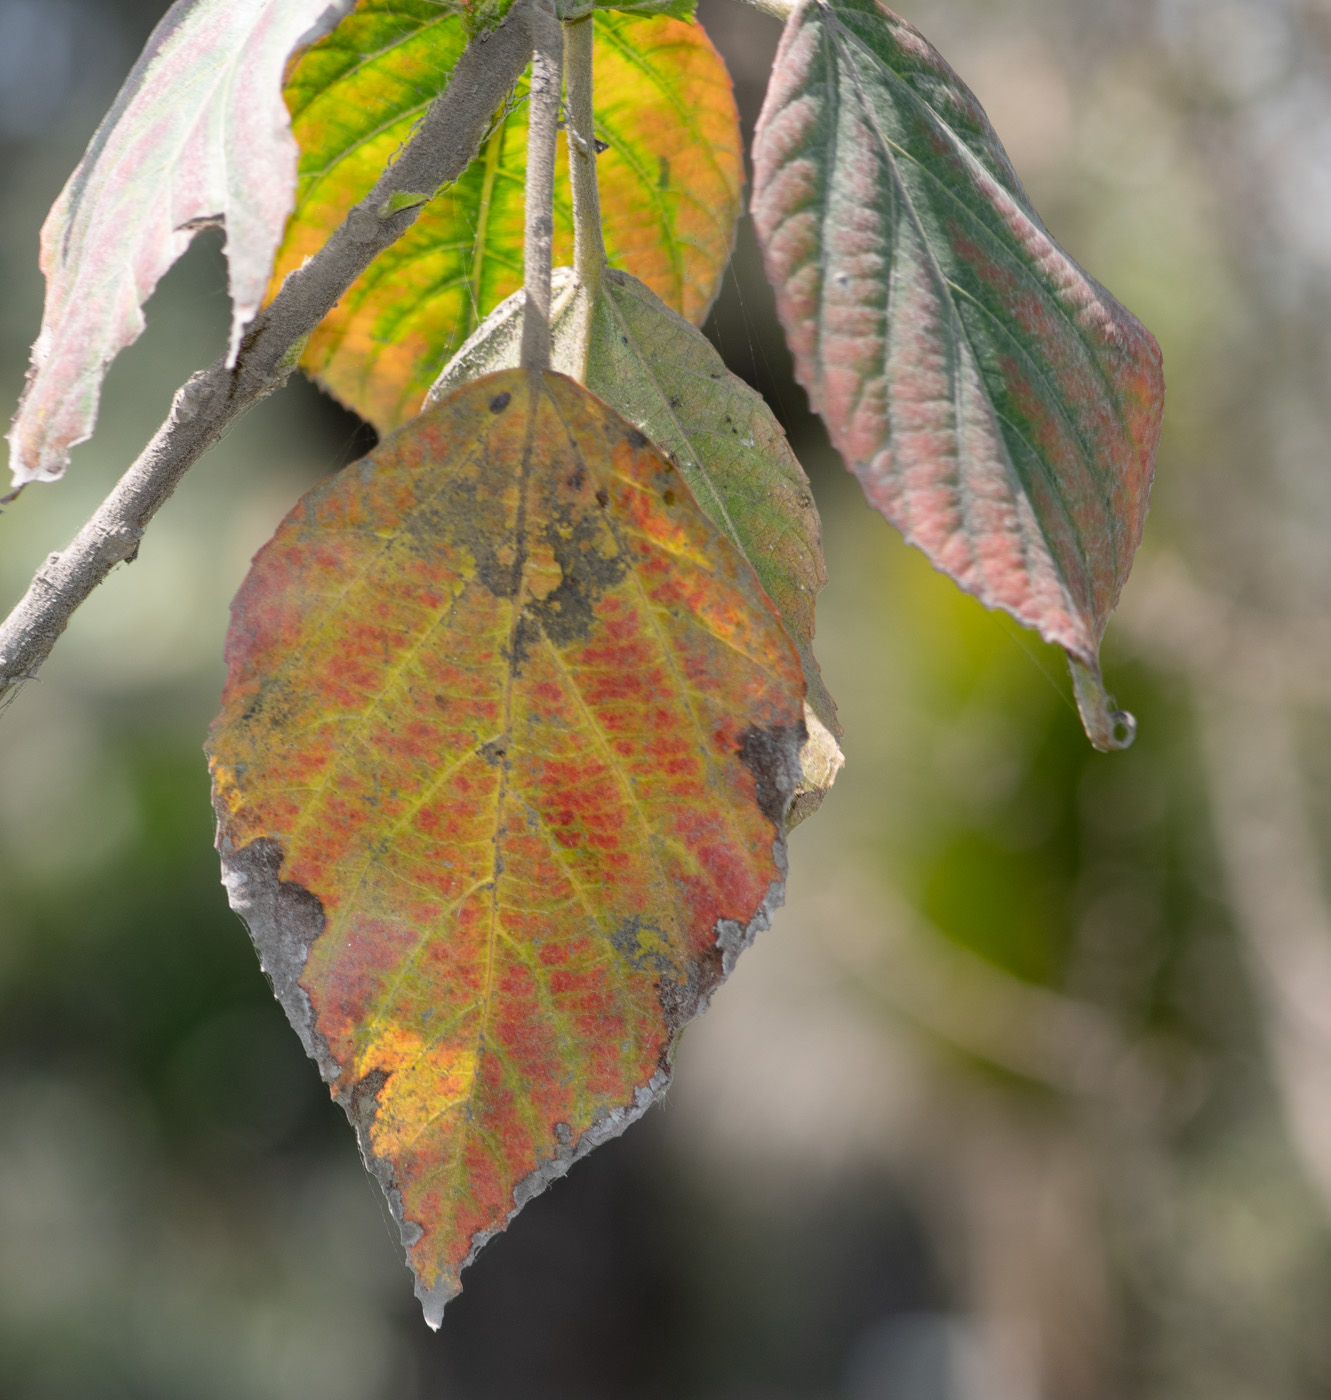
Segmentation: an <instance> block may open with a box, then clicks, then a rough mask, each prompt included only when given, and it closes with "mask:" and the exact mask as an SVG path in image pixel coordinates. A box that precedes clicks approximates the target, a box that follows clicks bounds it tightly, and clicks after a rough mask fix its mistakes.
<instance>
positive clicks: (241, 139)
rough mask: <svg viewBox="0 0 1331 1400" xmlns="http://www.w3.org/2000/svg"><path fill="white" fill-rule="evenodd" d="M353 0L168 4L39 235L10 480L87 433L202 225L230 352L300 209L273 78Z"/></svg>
mask: <svg viewBox="0 0 1331 1400" xmlns="http://www.w3.org/2000/svg"><path fill="white" fill-rule="evenodd" d="M349 4H350V0H336V3H330V0H177V3H176V4H174V5H173V6H172V7H171V9H170V10H168V11H167V13H166V15H165V16H164V17H163V19H162V20H161V22H160V23H159V24H158V26H157V28H156V29H155V30H154V31H153V33H152V35H151V37H150V38H149V40H148V43H147V46H146V47H145V48H144V51H143V53H142V54H141V55H140V57H139V61H138V62H137V63H136V64H135V66H134V69H133V71H132V72H131V73H130V75H129V77H128V78H127V79H126V80H125V84H124V86H123V87H122V88H121V90H120V93H119V95H118V96H117V97H116V100H115V102H114V103H113V104H112V106H111V110H110V111H109V112H108V113H107V115H106V117H105V118H104V120H103V121H102V124H101V126H100V127H99V128H98V130H97V133H96V135H95V136H94V137H93V139H92V142H91V143H90V144H89V146H88V149H87V152H86V153H85V154H84V157H83V159H82V161H80V163H79V165H78V168H77V169H76V170H75V171H74V173H73V175H71V176H70V178H69V181H68V183H67V184H66V185H65V188H64V190H63V191H62V192H61V194H60V197H59V199H57V200H56V202H55V204H54V205H53V206H52V209H51V212H50V214H49V215H48V216H47V219H46V223H45V224H44V225H43V227H42V240H41V266H42V271H43V272H44V273H45V274H46V306H45V310H44V312H43V315H42V327H41V332H40V334H39V335H38V337H37V342H36V344H35V345H34V346H33V349H32V369H31V370H30V371H29V375H28V385H27V388H26V389H25V391H24V394H23V399H22V402H21V403H20V405H19V411H18V414H17V416H16V417H15V419H14V425H13V428H12V429H11V431H10V434H9V444H10V468H11V470H12V472H13V475H14V482H15V484H16V485H22V484H23V483H24V482H28V481H39V480H44V481H52V480H54V479H55V478H57V477H59V476H60V475H61V474H62V473H63V472H64V469H65V467H66V466H67V465H68V462H69V450H70V448H71V447H73V446H74V445H75V444H77V443H80V442H85V441H86V440H87V439H88V438H89V437H91V436H92V430H93V425H94V424H95V422H96V420H97V406H98V402H99V399H100V397H101V387H102V380H103V378H104V377H105V374H106V369H107V366H108V365H109V364H110V363H111V361H112V360H113V359H114V358H115V356H116V355H117V354H119V352H120V351H121V350H123V349H124V348H125V346H127V345H130V344H132V343H133V342H134V341H135V340H137V339H138V337H139V335H140V334H141V333H142V331H143V326H144V319H143V311H142V307H143V304H144V302H146V301H147V300H148V298H149V297H150V296H151V295H152V292H153V289H154V288H155V287H156V286H157V283H158V282H159V280H160V279H161V278H162V276H163V275H164V274H165V273H166V271H167V270H168V269H169V268H170V267H171V265H172V264H173V263H174V262H175V261H176V260H177V259H178V258H179V257H180V255H181V254H182V253H183V252H184V251H185V249H186V248H188V247H189V244H190V242H191V240H192V239H193V238H194V235H195V234H196V233H197V232H198V231H199V229H200V228H202V227H205V226H208V225H211V224H216V223H221V224H223V225H225V228H226V253H227V266H228V275H229V280H230V287H231V303H232V327H231V349H232V352H233V353H234V351H235V349H236V346H237V345H238V344H239V342H240V335H241V332H242V331H243V330H244V328H245V326H246V324H247V323H248V322H249V321H250V319H251V318H252V317H253V316H254V313H255V312H256V311H257V310H258V309H259V305H260V303H261V301H262V300H263V295H264V290H265V288H266V287H267V285H268V279H269V276H270V274H271V273H272V269H273V258H274V255H275V254H276V252H277V248H278V245H279V243H281V241H282V230H283V228H284V226H285V224H286V220H287V216H288V214H290V212H291V209H292V205H293V202H294V199H295V188H296V155H297V152H296V143H295V141H294V139H293V138H292V135H291V121H290V118H289V116H288V114H287V109H286V104H285V103H284V102H283V100H282V72H283V68H284V66H285V64H286V61H287V58H288V56H289V55H290V53H291V52H292V50H293V49H294V48H295V47H297V46H298V45H299V44H300V43H302V42H304V41H308V40H309V39H312V38H316V37H318V35H320V34H323V33H326V32H327V30H328V29H329V28H330V27H331V26H332V25H333V24H334V23H335V22H336V20H337V17H338V15H339V13H340V12H343V11H345V10H346V9H347V8H348V6H349Z"/></svg>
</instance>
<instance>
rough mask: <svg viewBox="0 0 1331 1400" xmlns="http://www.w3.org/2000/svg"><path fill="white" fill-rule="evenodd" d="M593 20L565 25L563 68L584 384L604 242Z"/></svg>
mask: <svg viewBox="0 0 1331 1400" xmlns="http://www.w3.org/2000/svg"><path fill="white" fill-rule="evenodd" d="M593 26H594V21H593V19H592V16H591V15H588V16H587V17H586V19H580V20H574V21H573V22H572V23H569V24H565V25H564V67H565V70H566V82H567V83H568V122H567V125H566V126H565V135H566V136H567V137H568V166H569V176H570V181H569V182H570V184H571V185H572V186H573V270H574V273H575V274H576V277H577V283H578V287H577V296H576V300H575V301H574V303H573V306H572V308H571V314H572V316H573V318H574V321H573V324H572V326H571V334H570V337H569V338H570V344H569V345H568V347H567V348H566V353H567V352H569V351H571V352H572V364H571V365H569V367H568V368H569V373H570V374H572V375H573V377H574V378H575V379H577V380H578V381H579V383H582V384H585V383H586V382H587V370H588V365H589V363H590V360H591V348H592V322H593V321H594V320H595V319H596V306H597V302H598V301H599V300H600V296H601V284H602V281H603V274H604V272H605V261H606V259H605V238H604V237H603V235H602V233H601V191H600V189H599V187H598V185H597V181H596V157H597V146H596V114H595V110H594V107H593V103H592V95H593V94H592V40H593V37H594V28H593Z"/></svg>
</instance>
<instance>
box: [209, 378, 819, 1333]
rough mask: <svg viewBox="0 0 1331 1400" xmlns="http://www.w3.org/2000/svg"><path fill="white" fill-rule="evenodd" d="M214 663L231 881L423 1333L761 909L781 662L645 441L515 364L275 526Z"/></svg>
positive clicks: (616, 1097)
mask: <svg viewBox="0 0 1331 1400" xmlns="http://www.w3.org/2000/svg"><path fill="white" fill-rule="evenodd" d="M227 664H228V678H227V683H226V690H225V693H224V697H223V710H222V713H221V715H220V716H219V718H218V719H217V721H216V722H215V724H214V726H213V731H212V736H211V740H210V751H211V761H212V771H213V780H214V796H215V802H216V806H217V812H218V822H219V836H218V841H219V848H220V849H221V851H222V856H223V864H224V871H225V876H224V878H225V880H226V883H227V885H228V889H229V892H230V895H231V899H232V903H233V905H234V907H235V908H237V909H238V910H239V911H240V912H241V913H242V914H243V915H244V916H245V918H246V920H247V921H248V923H249V926H250V929H251V932H252V934H253V936H254V940H255V943H256V945H257V947H258V949H259V952H260V955H261V957H262V959H263V963H264V967H265V969H266V970H267V972H268V975H269V976H270V978H271V979H272V981H273V984H274V987H275V990H276V991H277V994H278V996H279V997H280V998H281V1000H282V1002H283V1004H284V1006H285V1008H286V1010H287V1013H288V1015H289V1016H290V1018H291V1020H292V1022H293V1024H294V1025H295V1027H296V1029H297V1030H298V1031H299V1033H300V1035H301V1038H302V1040H303V1041H304V1043H305V1047H306V1049H307V1050H308V1051H309V1053H310V1054H311V1055H312V1056H313V1057H314V1058H315V1059H317V1061H318V1062H319V1065H320V1068H321V1070H322V1072H323V1075H324V1077H325V1079H326V1080H327V1081H328V1083H329V1084H330V1086H331V1088H332V1092H333V1093H334V1094H335V1096H336V1097H337V1098H338V1100H339V1101H340V1102H341V1103H342V1104H343V1106H344V1107H345V1108H346V1110H347V1112H348V1114H349V1115H350V1117H351V1119H352V1121H353V1122H354V1123H355V1124H356V1127H357V1130H358V1133H359V1135H360V1141H361V1145H362V1150H363V1152H364V1154H365V1157H366V1160H367V1163H368V1164H369V1165H370V1168H371V1170H372V1171H374V1173H375V1174H376V1175H377V1176H378V1178H379V1179H380V1181H381V1182H382V1183H383V1184H384V1187H385V1190H386V1191H387V1193H388V1197H389V1201H390V1203H391V1204H392V1208H393V1211H394V1214H395V1215H396V1216H397V1218H398V1220H399V1222H400V1224H401V1226H402V1237H403V1241H404V1244H405V1246H406V1248H407V1251H408V1257H409V1261H410V1264H411V1267H412V1269H413V1270H414V1272H415V1276H416V1286H417V1293H418V1296H419V1297H420V1298H421V1299H422V1302H423V1304H424V1307H425V1312H426V1316H427V1319H428V1320H429V1321H431V1322H432V1323H434V1324H436V1325H437V1324H438V1322H439V1319H440V1316H441V1314H442V1310H443V1307H444V1304H445V1303H446V1302H447V1300H448V1299H449V1298H450V1297H451V1296H452V1295H453V1294H454V1293H456V1291H457V1289H458V1286H459V1283H458V1275H459V1272H460V1270H461V1269H462V1268H463V1266H464V1265H465V1264H466V1263H467V1262H469V1261H470V1259H471V1258H472V1256H473V1255H474V1253H475V1251H476V1249H477V1248H479V1246H480V1244H482V1243H483V1242H484V1241H485V1240H486V1239H487V1238H488V1237H489V1236H490V1234H491V1233H492V1232H494V1231H496V1230H499V1229H502V1228H503V1226H504V1225H505V1224H506V1223H507V1221H508V1220H509V1219H510V1218H511V1216H512V1215H513V1214H514V1213H515V1211H516V1210H517V1209H519V1208H520V1207H521V1206H522V1205H523V1204H524V1203H525V1202H526V1201H527V1200H528V1199H530V1198H531V1197H532V1196H533V1195H535V1194H536V1193H537V1192H539V1191H540V1190H541V1189H542V1188H543V1187H544V1186H545V1185H546V1184H547V1183H548V1182H549V1181H550V1180H551V1179H553V1178H554V1177H557V1176H559V1175H561V1174H562V1173H563V1172H564V1171H565V1170H566V1169H567V1167H568V1165H569V1164H570V1163H571V1162H572V1161H573V1160H574V1159H575V1158H577V1157H579V1156H581V1155H582V1154H583V1153H585V1152H586V1151H588V1150H589V1149H590V1148H591V1147H593V1146H595V1145H596V1144H597V1143H599V1142H601V1141H604V1140H605V1139H606V1138H607V1137H610V1136H612V1135H613V1134H616V1133H618V1132H620V1131H621V1130H622V1129H623V1128H624V1127H625V1126H626V1125H627V1124H628V1123H629V1122H630V1121H632V1120H633V1119H634V1118H636V1117H638V1116H639V1115H640V1114H641V1113H642V1112H644V1111H645V1109H646V1108H647V1106H648V1105H649V1104H650V1103H651V1102H652V1101H653V1099H654V1098H655V1097H656V1096H657V1095H659V1094H660V1093H661V1091H662V1090H663V1088H664V1087H665V1085H666V1083H667V1081H668V1079H669V1075H670V1064H671V1051H672V1046H673V1043H674V1038H675V1036H676V1033H677V1031H678V1030H679V1028H680V1027H681V1026H682V1025H683V1024H684V1023H685V1022H686V1021H687V1020H689V1019H690V1018H691V1017H692V1016H694V1015H695V1014H696V1013H697V1012H698V1011H699V1010H701V1009H702V1007H703V1006H704V1005H705V1004H706V1001H707V998H708V997H709V996H710V994H711V991H712V989H713V988H714V987H715V986H716V984H717V983H718V982H719V981H720V980H721V979H722V978H723V977H724V976H725V974H726V973H727V972H728V971H729V969H730V966H731V964H732V963H733V961H734V958H735V956H736V955H737V954H738V952H739V951H740V949H741V948H742V947H743V946H745V945H746V944H747V943H748V942H749V941H750V939H751V938H752V937H753V935H754V933H755V931H756V930H758V929H759V928H763V927H766V925H767V922H768V919H769V917H770V914H771V911H772V910H773V909H774V908H775V907H776V905H777V904H779V902H780V900H781V897H782V890H783V879H784V870H785V856H784V846H783V838H782V822H783V819H784V816H785V812H786V809H787V806H788V804H789V802H790V798H791V795H792V792H793V789H794V786H795V783H796V780H797V777H798V761H797V754H798V750H799V747H800V745H801V743H802V741H803V738H804V726H803V723H802V722H801V705H802V695H803V690H804V685H803V679H802V677H801V674H800V670H799V663H798V659H797V658H796V656H795V653H794V650H793V649H792V647H791V645H790V642H789V641H788V639H787V638H786V635H785V633H784V631H783V629H782V627H781V624H780V622H779V620H778V618H777V616H776V614H775V612H774V610H773V609H772V606H771V604H770V602H769V601H768V600H767V598H766V596H765V595H764V594H763V592H762V590H761V588H760V587H759V585H758V582H757V580H756V578H755V577H754V575H753V572H752V570H751V569H750V568H749V567H748V566H747V564H745V562H744V561H743V559H742V558H741V557H740V556H739V554H738V553H737V551H735V550H734V548H733V547H732V546H731V545H730V543H729V541H728V540H727V539H726V537H725V536H724V535H723V534H721V533H720V532H718V531H717V530H716V529H715V527H713V526H712V525H711V524H710V523H709V522H708V521H707V519H706V517H705V516H703V515H702V513H701V512H700V511H699V510H698V508H697V506H696V504H695V503H694V501H693V499H692V496H691V495H690V493H689V491H688V488H687V487H686V486H685V485H684V483H683V482H682V481H681V480H680V475H679V473H678V472H677V471H676V470H675V469H674V468H673V467H672V466H671V465H670V463H669V462H667V461H666V459H665V458H664V457H662V456H661V455H660V454H659V453H658V452H657V451H656V450H655V449H654V448H652V447H651V446H650V445H649V444H648V443H647V442H646V440H645V439H644V438H643V436H642V434H641V433H640V432H639V431H638V430H637V429H636V428H634V427H633V426H632V425H630V424H629V423H627V422H625V421H624V420H623V419H621V418H620V417H619V416H618V415H616V414H615V413H614V412H612V411H611V410H610V409H608V408H607V407H606V406H605V405H604V404H602V403H601V402H600V401H599V400H597V399H595V398H594V397H593V396H592V395H591V394H589V393H588V392H587V391H586V390H584V389H582V388H580V387H579V386H578V385H576V384H574V383H573V382H572V381H570V380H568V379H565V378H564V377H562V376H560V375H557V374H553V373H547V374H540V373H537V372H533V371H526V370H514V371H508V372H503V373H500V374H496V375H491V376H488V377H487V378H485V379H482V380H479V381H476V382H473V383H470V384H468V385H466V386H464V387H463V388H461V389H459V390H458V391H457V392H456V393H455V394H453V395H451V396H449V397H448V398H446V399H445V400H443V401H442V402H441V403H439V404H438V405H436V406H435V407H434V408H432V409H430V410H429V411H428V412H426V413H424V414H422V415H421V416H420V417H418V418H417V419H415V420H414V421H413V422H412V423H411V424H410V425H409V426H408V427H407V428H405V429H403V430H402V432H400V433H398V434H396V435H395V436H393V437H391V438H390V439H388V440H387V441H386V442H385V443H384V444H383V445H382V446H381V447H380V448H379V450H378V451H377V452H375V453H374V454H373V455H372V456H371V457H369V458H367V459H365V460H364V461H362V462H361V463H358V464H356V465H353V466H352V467H349V468H348V469H347V470H346V471H344V472H343V473H341V474H340V475H339V476H337V477H335V478H333V479H332V480H331V481H329V482H327V483H324V484H323V485H321V486H319V487H317V488H315V490H313V491H312V492H311V493H310V494H309V495H308V496H307V497H306V498H305V499H304V500H303V501H302V502H301V504H300V505H299V506H297V508H296V509H295V510H294V511H293V512H292V514H291V515H290V516H288V518H287V520H286V521H285V522H284V523H283V525H282V526H281V528H280V529H279V530H278V533H277V535H276V537H275V538H274V539H273V540H272V541H271V542H270V543H269V544H268V545H267V546H266V547H265V548H264V549H263V551H261V553H260V554H259V555H258V557H257V558H256V560H255V563H254V567H253V569H252V571H251V573H250V576H249V578H248V580H247V581H246V583H245V585H244V587H243V588H242V590H241V592H240V594H239V596H238V597H237V599H236V602H235V605H234V608H233V617H232V625H231V630H230V633H229V636H228V642H227Z"/></svg>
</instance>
